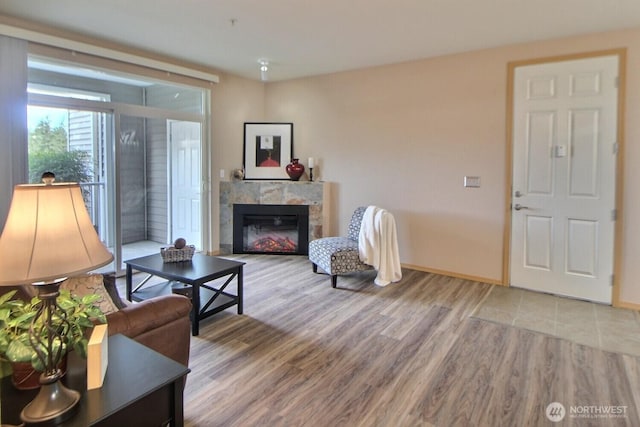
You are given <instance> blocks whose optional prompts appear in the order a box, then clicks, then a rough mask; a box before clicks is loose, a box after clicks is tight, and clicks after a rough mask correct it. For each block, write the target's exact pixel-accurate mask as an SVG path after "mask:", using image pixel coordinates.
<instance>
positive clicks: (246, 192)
mask: <svg viewBox="0 0 640 427" xmlns="http://www.w3.org/2000/svg"><path fill="white" fill-rule="evenodd" d="M330 188H331V186H330V183H328V182H309V181H222V182H220V252H221V253H222V254H230V253H232V252H233V205H234V204H236V203H241V204H247V205H250V204H256V205H308V206H309V241H311V240H314V239H318V238H320V237H323V230H329V229H330V224H329V218H330V212H331V210H330V209H329V200H330Z"/></svg>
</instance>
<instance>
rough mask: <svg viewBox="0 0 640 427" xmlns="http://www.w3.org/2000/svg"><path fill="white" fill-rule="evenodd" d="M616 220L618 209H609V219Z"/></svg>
mask: <svg viewBox="0 0 640 427" xmlns="http://www.w3.org/2000/svg"><path fill="white" fill-rule="evenodd" d="M617 220H618V209H612V210H611V221H617Z"/></svg>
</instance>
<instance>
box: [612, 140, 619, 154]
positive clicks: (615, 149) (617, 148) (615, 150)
mask: <svg viewBox="0 0 640 427" xmlns="http://www.w3.org/2000/svg"><path fill="white" fill-rule="evenodd" d="M619 149H620V144H618V143H617V142H614V143H613V154H618V150H619Z"/></svg>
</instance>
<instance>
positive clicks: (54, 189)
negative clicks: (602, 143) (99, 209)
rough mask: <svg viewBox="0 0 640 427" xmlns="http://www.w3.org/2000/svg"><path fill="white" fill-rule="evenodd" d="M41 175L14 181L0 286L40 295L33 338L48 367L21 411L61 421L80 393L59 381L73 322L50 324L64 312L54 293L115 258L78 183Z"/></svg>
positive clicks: (0, 253) (0, 243)
mask: <svg viewBox="0 0 640 427" xmlns="http://www.w3.org/2000/svg"><path fill="white" fill-rule="evenodd" d="M43 176H44V175H43ZM43 181H45V184H30V185H17V186H16V187H15V189H14V192H13V199H12V200H11V207H10V208H9V214H8V216H7V222H6V223H5V226H4V229H3V230H2V235H1V236H0V286H9V285H21V284H31V285H33V286H34V287H35V288H36V289H37V290H38V298H40V300H41V301H42V303H41V304H40V307H39V308H38V311H37V313H36V316H35V318H34V319H33V323H32V324H31V328H30V331H29V334H30V335H29V339H30V342H31V345H32V346H33V348H34V350H35V352H36V354H37V356H38V359H40V362H42V365H43V366H44V371H43V372H42V374H41V375H40V384H41V386H40V391H39V393H38V395H37V396H36V397H35V398H34V399H33V400H32V401H31V402H30V403H29V404H28V405H27V406H25V408H24V409H23V410H22V412H21V414H20V416H21V418H22V420H23V421H24V422H26V423H27V424H29V423H33V424H36V423H43V422H47V423H58V422H62V421H64V420H66V419H68V418H69V417H70V416H71V415H73V414H74V413H75V411H74V409H76V408H77V404H78V402H79V400H80V393H78V392H77V391H75V390H71V389H69V388H67V387H65V386H64V385H63V384H62V383H61V382H60V381H59V379H60V377H61V376H62V374H61V371H60V370H59V369H58V368H57V362H58V361H59V360H60V357H61V356H62V353H63V350H64V347H66V345H65V339H66V338H65V337H66V331H67V330H68V328H69V324H68V323H67V324H66V325H65V324H64V320H63V321H62V327H60V328H54V327H52V326H53V323H52V318H53V317H54V316H56V317H60V318H61V319H64V318H65V317H66V314H65V313H64V311H63V310H62V309H61V308H60V307H59V306H58V304H57V302H56V298H57V296H58V295H59V287H60V284H61V283H62V282H63V281H64V280H65V279H66V278H67V277H69V276H74V275H77V274H81V273H85V272H87V271H91V270H94V269H96V268H98V267H102V266H104V265H107V264H108V263H110V262H111V261H112V260H113V255H112V254H111V253H110V252H109V251H108V250H107V248H106V247H105V246H104V244H103V243H102V242H101V241H100V237H99V236H98V234H97V233H96V231H95V229H94V227H93V224H92V222H91V218H89V213H88V212H87V208H86V207H85V204H84V200H83V198H82V193H81V191H80V186H79V185H78V184H75V183H60V184H57V183H53V179H52V178H49V179H43ZM39 319H41V320H39Z"/></svg>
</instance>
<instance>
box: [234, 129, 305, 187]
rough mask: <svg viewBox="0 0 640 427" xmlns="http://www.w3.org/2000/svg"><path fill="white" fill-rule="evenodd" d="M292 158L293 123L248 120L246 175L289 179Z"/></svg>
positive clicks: (249, 177) (245, 153)
mask: <svg viewBox="0 0 640 427" xmlns="http://www.w3.org/2000/svg"><path fill="white" fill-rule="evenodd" d="M292 158H293V123H273V122H264V123H263V122H245V124H244V150H243V157H242V164H243V167H244V179H265V180H281V179H289V176H288V175H287V172H286V170H285V168H286V166H287V164H289V162H290V161H291V159H292Z"/></svg>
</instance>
